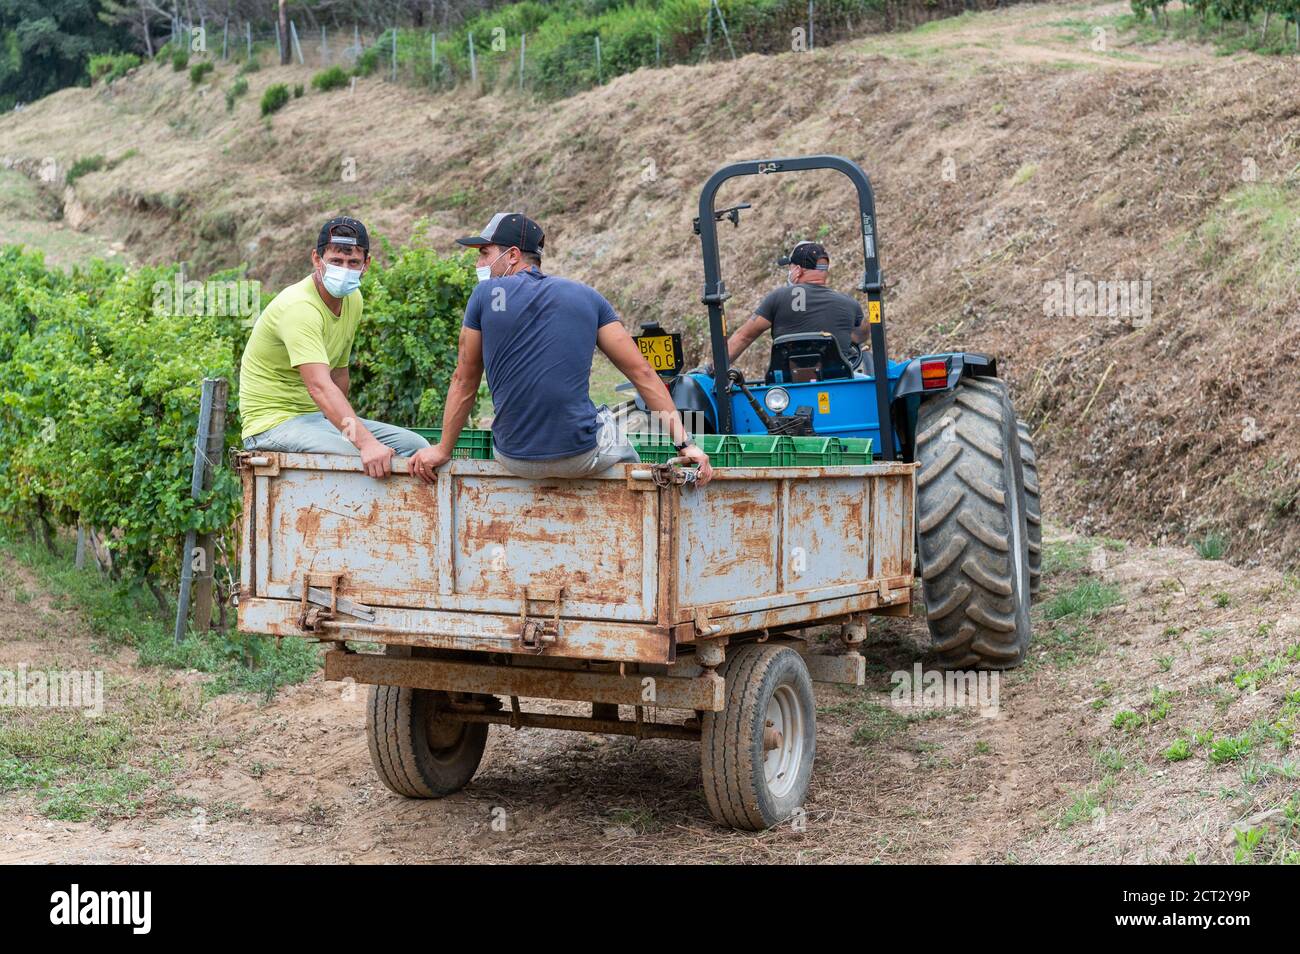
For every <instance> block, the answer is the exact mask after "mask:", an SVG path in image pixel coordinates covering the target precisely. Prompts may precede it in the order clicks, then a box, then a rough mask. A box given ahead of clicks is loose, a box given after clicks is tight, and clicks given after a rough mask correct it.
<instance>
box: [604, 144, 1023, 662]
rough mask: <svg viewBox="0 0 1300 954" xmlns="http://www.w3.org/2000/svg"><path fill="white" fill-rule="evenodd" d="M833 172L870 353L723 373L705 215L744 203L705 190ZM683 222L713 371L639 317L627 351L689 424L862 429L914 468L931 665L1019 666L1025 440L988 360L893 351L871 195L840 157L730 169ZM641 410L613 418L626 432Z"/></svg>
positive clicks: (778, 354)
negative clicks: (756, 374)
mask: <svg viewBox="0 0 1300 954" xmlns="http://www.w3.org/2000/svg"><path fill="white" fill-rule="evenodd" d="M813 169H834V170H837V171H839V172H841V173H843V174H844V175H846V176H848V178H849V180H850V181H851V182H852V183H853V185H854V187H855V188H856V190H857V196H858V211H859V219H860V222H861V226H862V253H863V261H864V268H863V272H862V280H861V282H860V283H859V284H858V287H857V290H858V291H859V292H861V293H862V295H863V296H865V308H864V309H863V312H864V314H865V316H866V319H867V322H868V324H869V332H870V354H869V356H866V355H863V354H862V353H861V352H860V350H859V349H858V348H857V346H852V347H851V348H850V349H849V350H848V351H847V352H846V351H844V350H843V349H842V348H841V346H840V344H839V342H838V340H837V339H836V338H835V336H833V335H831V334H829V333H821V334H798V335H785V336H782V337H780V338H777V339H775V340H774V341H773V342H772V352H771V358H770V360H769V363H768V370H767V373H766V374H765V375H764V377H763V379H762V380H755V381H747V380H745V378H744V375H743V374H741V373H740V371H739V370H737V369H735V368H731V367H730V366H729V362H728V358H727V325H726V316H725V307H724V306H725V303H726V301H727V299H728V298H729V297H730V295H729V294H728V292H727V290H726V285H725V284H724V282H723V281H722V275H721V268H720V266H719V260H718V230H717V223H718V222H720V221H722V220H724V219H726V220H729V221H730V222H731V223H732V224H733V225H734V226H737V227H738V226H739V222H740V213H741V212H742V211H743V210H744V209H747V208H749V207H750V206H749V205H747V204H743V205H738V206H734V207H732V208H727V209H721V210H718V209H715V208H714V197H715V195H716V194H717V191H718V188H719V187H720V186H721V185H722V184H723V183H724V182H726V181H728V180H729V179H734V178H737V177H739V176H771V175H781V174H785V173H790V172H803V171H807V170H813ZM695 231H696V233H697V234H698V235H699V237H700V244H701V247H702V252H703V255H704V295H703V298H702V299H701V301H702V303H703V304H704V305H705V306H706V307H707V308H708V314H709V330H710V338H711V346H712V355H713V361H712V366H711V367H703V368H695V369H693V370H689V371H688V370H686V369H685V366H684V362H683V361H682V351H681V338H680V335H676V334H672V333H670V332H666V331H664V330H663V329H662V328H661V327H660V326H659V325H658V324H657V323H650V324H647V325H643V326H642V334H641V335H639V336H638V342H639V343H640V344H641V349H642V352H643V353H644V354H646V355H647V356H648V357H649V356H651V355H653V356H654V361H653V362H652V363H657V364H658V365H659V370H660V372H661V374H662V375H663V376H664V378H665V382H666V383H667V385H668V388H669V391H670V393H671V394H672V396H673V399H674V402H675V403H676V405H677V408H678V410H679V411H680V412H682V413H683V416H684V418H685V419H686V420H687V422H688V424H689V425H691V426H693V427H694V429H695V430H696V431H697V432H704V433H718V434H788V435H808V434H814V435H819V436H833V437H857V438H862V437H865V438H870V439H871V441H872V444H871V446H872V448H873V450H874V456H875V457H876V458H877V459H880V460H902V461H915V462H917V463H919V464H920V465H921V467H920V472H919V474H918V477H917V502H916V516H917V520H916V525H917V558H918V559H917V564H918V567H917V569H918V574H919V575H920V577H921V583H922V592H923V597H924V603H925V608H926V616H927V620H928V624H929V628H930V632H931V636H932V638H933V649H934V653H935V656H936V657H937V659H938V661H939V662H940V663H941V664H942V665H944V666H946V667H948V668H955V669H965V668H972V667H978V668H989V669H1004V668H1010V667H1013V666H1016V665H1018V664H1019V663H1020V662H1022V661H1023V660H1024V658H1025V654H1026V652H1027V650H1028V647H1029V636H1030V627H1029V606H1030V602H1031V600H1032V598H1033V597H1034V595H1036V593H1037V590H1038V582H1039V575H1040V564H1041V556H1042V553H1041V523H1040V520H1041V515H1040V510H1039V499H1038V475H1037V467H1036V461H1035V456H1034V447H1033V443H1032V441H1031V439H1030V436H1029V431H1028V429H1027V428H1026V426H1025V425H1024V423H1023V422H1021V421H1019V420H1017V418H1016V415H1015V411H1014V409H1013V408H1012V404H1011V399H1010V395H1009V394H1008V391H1007V386H1006V384H1005V383H1004V382H1003V381H1002V380H1001V379H999V378H998V373H997V372H998V369H997V360H996V359H995V358H993V357H990V356H988V355H985V354H979V353H974V352H945V353H942V354H926V355H921V356H919V357H915V358H905V359H898V360H892V359H890V357H889V355H888V352H887V351H886V348H885V322H884V310H883V301H882V296H881V291H882V286H881V272H880V262H879V257H878V242H877V233H876V213H875V199H874V196H873V193H872V190H871V183H870V181H869V180H868V179H867V176H866V174H865V173H864V172H863V171H862V169H861V168H860V167H859V166H858V165H857V164H856V163H854V162H852V161H850V160H848V159H844V158H842V157H839V156H805V157H800V158H794V159H770V160H761V161H754V162H737V163H732V164H730V165H727V166H724V167H723V168H721V169H719V170H718V171H717V172H715V173H714V174H713V175H712V176H711V177H710V178H709V180H708V181H707V182H706V183H705V184H704V189H703V191H702V192H701V193H700V203H699V218H697V219H696V220H695ZM644 410H645V408H644V405H642V404H641V403H640V401H639V400H638V401H637V402H628V403H626V404H623V405H620V407H619V409H618V412H619V413H620V414H622V415H623V416H624V417H626V418H627V420H628V423H629V426H630V427H631V428H632V429H635V427H636V423H635V421H636V419H637V418H638V417H641V418H644Z"/></svg>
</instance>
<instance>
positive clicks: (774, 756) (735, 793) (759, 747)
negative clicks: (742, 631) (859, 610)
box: [700, 643, 817, 831]
mask: <svg viewBox="0 0 1300 954" xmlns="http://www.w3.org/2000/svg"><path fill="white" fill-rule="evenodd" d="M721 671H722V674H723V676H724V677H725V679H726V683H727V686H726V702H725V706H724V708H723V710H722V711H721V712H706V713H705V714H704V719H703V722H702V725H701V729H702V732H701V738H700V743H701V744H700V767H701V775H702V776H703V780H704V797H705V800H706V801H707V802H708V805H709V812H710V813H711V814H712V815H713V817H714V819H715V820H716V821H717V822H719V823H720V824H723V825H729V826H731V827H732V828H739V829H742V830H745V831H761V830H763V829H766V828H771V827H773V826H774V825H779V824H780V823H781V822H783V821H785V820H786V819H788V818H790V817H791V816H792V815H794V814H795V812H796V811H798V810H799V809H800V808H801V807H802V806H803V801H804V796H805V795H807V793H808V783H809V781H810V780H811V779H812V769H813V759H814V758H815V756H816V754H817V725H816V712H817V709H816V705H815V702H814V698H813V688H812V678H811V677H810V676H809V674H808V666H807V665H806V664H805V663H804V661H803V657H801V656H800V655H799V654H798V653H797V652H795V651H794V650H793V649H791V648H790V647H788V646H781V645H772V644H757V643H750V644H747V645H744V646H741V647H740V648H739V649H737V650H736V651H735V652H734V653H730V654H729V655H728V659H727V661H726V663H725V665H724V667H723V668H722V670H721ZM769 744H771V745H772V746H773V747H771V748H769V747H768V745H769Z"/></svg>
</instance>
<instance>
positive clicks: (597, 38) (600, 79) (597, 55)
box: [596, 34, 605, 86]
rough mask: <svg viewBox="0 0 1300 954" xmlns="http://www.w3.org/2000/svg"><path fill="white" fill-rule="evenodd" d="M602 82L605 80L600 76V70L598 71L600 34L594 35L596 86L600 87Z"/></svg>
mask: <svg viewBox="0 0 1300 954" xmlns="http://www.w3.org/2000/svg"><path fill="white" fill-rule="evenodd" d="M604 82H605V79H604V77H603V76H602V75H601V69H600V34H597V35H596V85H597V86H600V85H602V84H603V83H604Z"/></svg>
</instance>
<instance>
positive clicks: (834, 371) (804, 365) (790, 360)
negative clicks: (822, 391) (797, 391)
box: [766, 331, 853, 384]
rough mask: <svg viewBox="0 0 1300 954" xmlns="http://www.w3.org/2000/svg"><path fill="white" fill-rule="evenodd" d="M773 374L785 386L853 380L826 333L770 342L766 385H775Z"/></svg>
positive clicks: (844, 357)
mask: <svg viewBox="0 0 1300 954" xmlns="http://www.w3.org/2000/svg"><path fill="white" fill-rule="evenodd" d="M777 372H780V374H781V381H782V383H785V384H799V383H801V382H803V381H829V380H831V379H833V378H851V377H853V366H852V364H851V363H850V361H849V358H848V355H846V354H845V353H844V351H843V350H842V349H841V348H840V343H839V339H837V338H836V337H835V336H834V335H833V334H831V333H830V332H829V331H808V332H803V333H801V334H797V335H782V336H781V337H779V338H777V339H775V340H774V341H773V342H772V357H771V358H770V359H769V361H768V365H767V379H766V380H767V383H768V384H775V383H776V376H777Z"/></svg>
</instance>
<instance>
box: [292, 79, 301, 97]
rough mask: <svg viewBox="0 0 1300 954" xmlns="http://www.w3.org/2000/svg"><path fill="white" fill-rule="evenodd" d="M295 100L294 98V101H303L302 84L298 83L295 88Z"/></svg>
mask: <svg viewBox="0 0 1300 954" xmlns="http://www.w3.org/2000/svg"><path fill="white" fill-rule="evenodd" d="M293 98H294V99H302V84H301V83H298V84H297V85H295V86H294V88H293Z"/></svg>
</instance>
